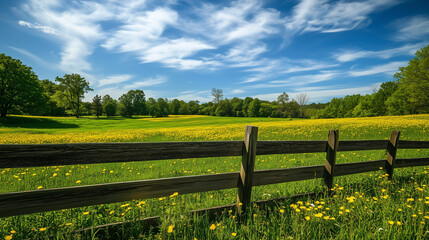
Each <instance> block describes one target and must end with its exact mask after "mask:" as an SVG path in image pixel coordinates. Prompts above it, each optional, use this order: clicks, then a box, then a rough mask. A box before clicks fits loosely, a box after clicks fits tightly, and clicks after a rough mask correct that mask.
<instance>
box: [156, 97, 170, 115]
mask: <svg viewBox="0 0 429 240" xmlns="http://www.w3.org/2000/svg"><path fill="white" fill-rule="evenodd" d="M157 106H158V115H157V117H168V99H167V98H158V101H157Z"/></svg>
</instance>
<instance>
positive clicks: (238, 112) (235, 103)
mask: <svg viewBox="0 0 429 240" xmlns="http://www.w3.org/2000/svg"><path fill="white" fill-rule="evenodd" d="M231 106H232V112H233V116H235V117H242V116H243V112H242V110H243V100H241V99H239V98H237V97H234V98H233V99H231Z"/></svg>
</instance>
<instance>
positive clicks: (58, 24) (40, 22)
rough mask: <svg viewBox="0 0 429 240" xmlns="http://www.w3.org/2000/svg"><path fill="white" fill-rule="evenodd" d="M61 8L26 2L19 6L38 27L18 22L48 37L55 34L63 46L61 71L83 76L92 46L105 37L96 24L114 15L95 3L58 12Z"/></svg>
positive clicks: (57, 2)
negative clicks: (46, 34)
mask: <svg viewBox="0 0 429 240" xmlns="http://www.w3.org/2000/svg"><path fill="white" fill-rule="evenodd" d="M62 5H63V2H62V1H60V0H51V1H37V0H29V1H27V2H26V3H24V4H23V5H22V10H23V11H25V13H27V14H28V15H29V16H30V17H31V18H32V20H33V21H34V22H37V24H36V23H31V22H28V21H21V25H23V26H26V27H31V28H34V29H37V30H40V31H43V32H45V33H48V34H51V35H52V33H55V34H54V38H53V39H55V40H58V41H60V42H61V44H62V52H61V54H60V55H61V62H60V67H61V69H62V70H63V71H65V72H77V73H82V72H85V71H88V70H91V64H90V63H89V62H88V61H87V60H86V57H88V56H89V55H91V54H92V52H93V49H94V47H95V43H96V42H97V41H99V40H101V39H102V38H103V35H104V32H103V31H102V29H101V27H100V25H99V23H98V22H100V21H103V20H109V19H111V18H112V17H114V15H113V14H112V13H111V12H110V11H109V10H108V9H107V8H106V7H105V6H104V5H103V4H100V3H96V2H85V3H83V4H82V5H80V6H77V7H75V8H72V7H70V8H65V10H62V11H61V10H58V9H61V8H60V7H61V6H62ZM74 6H76V5H74Z"/></svg>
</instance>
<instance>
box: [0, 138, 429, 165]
mask: <svg viewBox="0 0 429 240" xmlns="http://www.w3.org/2000/svg"><path fill="white" fill-rule="evenodd" d="M243 144H244V143H243V141H219V142H160V143H72V144H20V145H18V144H0V168H24V167H47V166H60V165H77V164H96V163H114V162H134V161H153V160H165V159H184V158H208V157H231V156H241V155H242V148H243ZM326 144H327V141H258V142H257V147H256V149H257V150H256V154H257V155H269V154H293V153H317V152H325V151H326ZM387 145H388V140H358V141H356V140H346V141H339V146H338V151H340V152H341V151H363V150H381V149H384V150H385V149H386V148H387ZM398 148H399V149H413V148H429V141H399V143H398Z"/></svg>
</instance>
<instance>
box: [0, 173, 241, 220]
mask: <svg viewBox="0 0 429 240" xmlns="http://www.w3.org/2000/svg"><path fill="white" fill-rule="evenodd" d="M238 178H239V173H238V172H235V173H223V174H213V175H201V176H187V177H174V178H164V179H155V180H142V181H130V182H121V183H108V184H97V185H90V186H79V187H66V188H57V189H46V190H35V191H26V192H15V193H4V194H0V217H7V216H14V215H21V214H29V213H36V212H46V211H53V210H59V209H66V208H74V207H83V206H90V205H96V204H104V203H114V202H122V201H129V200H134V199H145V198H156V197H163V196H169V195H171V194H173V193H174V192H178V193H179V194H186V193H195V192H205V191H212V190H220V189H228V188H236V187H237V183H238Z"/></svg>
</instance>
